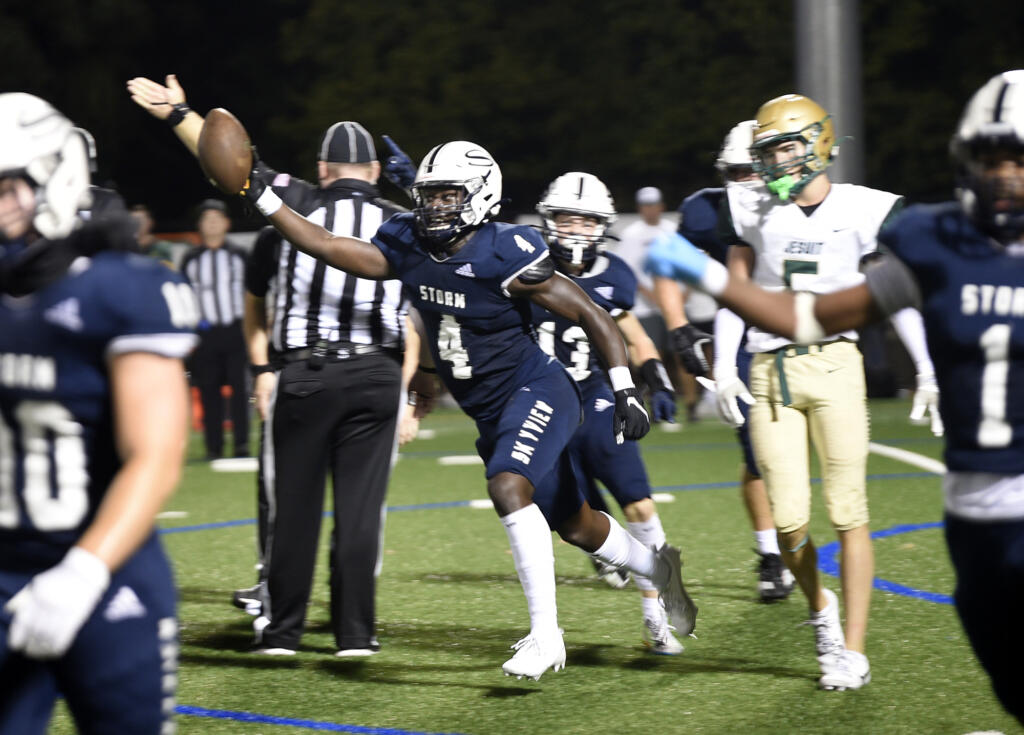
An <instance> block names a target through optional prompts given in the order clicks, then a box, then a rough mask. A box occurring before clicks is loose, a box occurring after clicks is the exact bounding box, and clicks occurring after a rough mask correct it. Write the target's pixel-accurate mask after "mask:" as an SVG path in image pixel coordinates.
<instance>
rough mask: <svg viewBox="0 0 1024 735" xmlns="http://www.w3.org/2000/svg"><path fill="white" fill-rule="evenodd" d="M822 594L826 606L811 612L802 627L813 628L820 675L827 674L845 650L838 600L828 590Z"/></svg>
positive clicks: (834, 594) (833, 593)
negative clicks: (808, 626)
mask: <svg viewBox="0 0 1024 735" xmlns="http://www.w3.org/2000/svg"><path fill="white" fill-rule="evenodd" d="M822 592H823V593H824V595H825V599H826V600H828V604H827V605H825V608H824V609H822V610H817V611H815V610H812V611H811V617H810V619H809V620H807V621H806V622H805V623H804V625H813V626H814V644H815V647H816V648H817V651H818V664H819V666H820V667H821V673H823V674H827V673H828V672H829V671H830V670H831V667H832V666H834V665H836V664H837V662H838V660H839V659H840V658H841V657H842V655H843V652H844V651H845V650H846V638H844V637H843V625H842V623H841V622H840V621H839V598H838V597H836V593H835V592H833V591H832V590H830V589H824V590H822Z"/></svg>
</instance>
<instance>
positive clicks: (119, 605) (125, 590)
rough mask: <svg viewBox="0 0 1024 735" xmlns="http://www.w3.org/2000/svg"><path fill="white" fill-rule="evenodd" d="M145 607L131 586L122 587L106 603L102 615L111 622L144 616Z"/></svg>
mask: <svg viewBox="0 0 1024 735" xmlns="http://www.w3.org/2000/svg"><path fill="white" fill-rule="evenodd" d="M145 615H146V608H145V606H144V605H143V604H142V601H141V600H139V596H138V595H136V594H135V590H133V589H132V588H131V587H122V588H121V589H119V590H118V591H117V592H116V593H114V596H113V597H111V598H110V602H108V603H107V609H106V610H104V611H103V617H104V618H105V619H106V620H107V621H108V622H111V623H116V622H117V621H118V620H128V619H129V618H141V617H145Z"/></svg>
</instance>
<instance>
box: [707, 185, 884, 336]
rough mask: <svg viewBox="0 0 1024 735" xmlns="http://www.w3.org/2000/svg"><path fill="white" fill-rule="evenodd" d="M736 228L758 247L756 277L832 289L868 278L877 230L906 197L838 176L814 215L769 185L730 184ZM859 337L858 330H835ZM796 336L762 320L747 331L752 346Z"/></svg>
mask: <svg viewBox="0 0 1024 735" xmlns="http://www.w3.org/2000/svg"><path fill="white" fill-rule="evenodd" d="M727 195H728V198H729V213H730V215H731V217H732V224H733V227H734V229H735V230H736V234H737V235H738V236H739V238H740V239H741V240H743V241H744V242H746V243H748V244H749V245H750V246H751V247H752V248H753V249H754V272H753V279H754V281H755V282H756V283H758V284H760V285H761V286H763V287H764V288H766V289H768V290H770V291H781V290H784V289H790V290H793V291H811V292H813V293H831V292H833V291H839V290H841V289H844V288H849V287H850V286H855V285H857V284H858V283H861V282H862V281H863V280H864V275H863V274H862V273H861V272H860V261H861V258H863V257H864V256H865V255H867V254H868V253H871V252H874V251H875V250H876V249H877V247H878V243H877V239H876V238H877V236H878V230H879V229H880V228H881V226H882V223H883V222H885V219H886V217H888V216H889V213H890V212H891V211H892V208H893V206H894V205H895V204H896V202H897V201H899V199H900V197H899V196H898V195H896V194H891V193H889V192H887V191H879V190H878V189H869V188H867V187H865V186H856V185H854V184H832V188H831V190H830V191H829V193H828V196H826V197H825V200H824V201H823V202H822V203H821V204H820V205H819V206H818V208H817V209H815V210H814V211H813V212H812V213H811V214H810V216H808V215H806V214H804V211H803V210H802V209H801V208H800V207H799V206H798V205H797V204H794V203H793V202H786V203H784V202H780V201H779V200H778V199H776V198H775V197H773V196H772V195H770V194H769V193H768V192H766V191H764V190H757V189H749V188H747V189H744V188H740V187H728V188H727ZM839 337H845V338H847V339H854V340H855V339H857V333H856V332H852V331H850V332H843V333H842V334H836V335H832V336H830V337H828V338H827V340H826V341H828V340H835V339H838V338H839ZM791 343H792V341H791V340H788V339H786V338H784V337H779V336H776V335H774V334H771V333H769V332H764V331H762V330H760V329H757V328H756V327H751V328H750V329H749V330H748V331H747V349H748V350H750V351H751V352H767V351H769V350H775V349H778V348H779V347H782V346H784V345H787V344H791Z"/></svg>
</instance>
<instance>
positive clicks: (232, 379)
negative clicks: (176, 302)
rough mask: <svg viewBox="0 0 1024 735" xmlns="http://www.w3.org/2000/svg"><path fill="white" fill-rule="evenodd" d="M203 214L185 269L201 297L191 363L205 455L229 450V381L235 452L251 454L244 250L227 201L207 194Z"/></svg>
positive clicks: (218, 455)
mask: <svg viewBox="0 0 1024 735" xmlns="http://www.w3.org/2000/svg"><path fill="white" fill-rule="evenodd" d="M198 214H199V219H198V222H197V225H196V226H197V229H198V230H199V239H200V244H199V246H198V247H196V248H193V249H192V250H191V251H189V252H188V253H187V254H186V255H185V257H184V259H183V260H182V262H181V272H182V274H183V275H184V276H185V278H187V279H188V281H189V283H191V284H192V288H193V289H194V290H195V292H196V300H197V301H198V302H199V310H200V321H199V347H197V348H196V351H195V354H194V355H193V356H192V359H191V362H190V367H191V370H192V378H193V382H194V383H195V385H196V387H198V388H199V398H200V400H201V402H202V405H203V432H204V438H205V441H206V458H207V459H208V460H212V459H218V458H220V457H221V456H223V454H224V429H223V426H224V397H223V395H222V394H221V386H224V385H228V386H230V387H231V424H232V429H233V433H234V438H235V443H234V454H235V456H236V457H248V456H249V404H248V401H247V400H246V380H245V343H244V341H243V338H242V309H243V298H242V291H243V288H242V285H243V282H244V279H245V252H244V251H243V250H242V249H241V248H239V247H237V246H235V245H233V244H232V243H231V242H230V241H229V240H228V239H227V233H228V230H230V229H231V219H230V218H229V217H228V210H227V205H225V204H224V202H222V201H221V200H219V199H206V200H204V201H203V202H202V203H201V204H200V205H199V213H198Z"/></svg>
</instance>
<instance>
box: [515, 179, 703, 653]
mask: <svg viewBox="0 0 1024 735" xmlns="http://www.w3.org/2000/svg"><path fill="white" fill-rule="evenodd" d="M537 212H538V214H540V216H541V219H542V221H543V228H542V230H543V233H544V239H545V240H546V241H547V244H548V248H549V250H550V252H551V256H552V257H553V258H554V263H555V268H556V269H557V270H558V272H559V273H561V274H563V275H565V276H567V277H568V278H570V279H571V280H572V281H573V282H574V283H575V284H576V285H577V286H579V287H580V288H581V289H582V290H583V291H584V293H586V294H587V296H589V297H590V298H591V299H592V300H593V301H594V303H596V304H597V305H599V306H601V307H602V308H603V309H605V310H606V311H607V312H608V314H609V315H611V317H612V318H613V319H614V320H615V323H616V324H617V325H618V327H619V331H620V332H622V335H623V337H625V339H626V343H627V345H628V346H629V347H630V350H631V353H632V355H633V356H634V362H635V363H637V364H639V365H640V374H641V375H642V376H643V380H644V382H645V383H646V384H647V386H648V388H649V389H650V392H651V412H652V413H653V414H654V420H655V421H671V420H672V417H673V416H674V415H675V411H676V404H675V395H674V394H673V392H672V387H671V385H670V383H669V380H668V375H667V373H666V372H665V367H664V366H663V365H662V364H661V360H659V359H658V350H657V348H656V347H655V346H654V343H653V342H652V341H651V339H650V337H648V336H647V333H646V332H645V331H644V328H643V326H642V325H641V324H640V321H639V320H638V319H637V318H636V317H635V316H633V314H632V313H630V311H629V310H630V309H631V308H633V300H634V298H635V297H636V276H634V275H633V271H632V270H631V269H630V267H629V266H628V265H626V263H625V261H623V260H622V259H621V258H619V257H618V256H616V255H613V254H612V253H607V252H605V245H604V244H605V233H606V231H607V228H608V226H609V225H610V224H611V223H612V222H614V221H615V216H616V213H615V204H614V202H613V201H612V197H611V194H610V193H609V191H608V187H606V186H605V185H604V183H603V182H602V181H601V180H600V179H598V178H597V177H596V176H594V175H593V174H588V173H582V172H578V171H572V172H570V173H566V174H562V175H561V176H559V177H558V178H557V179H555V180H554V181H553V182H551V185H550V186H549V187H548V189H547V191H546V192H545V193H544V196H543V197H542V198H541V200H540V202H539V203H538V204H537ZM533 322H534V325H535V326H536V328H537V336H538V339H539V342H540V346H541V347H542V348H543V349H544V351H545V352H547V353H548V354H549V355H552V356H554V357H557V358H558V359H559V360H560V361H561V362H562V364H563V365H565V366H566V369H567V370H568V371H569V375H571V376H572V378H573V379H574V380H575V381H576V383H577V385H578V386H579V389H580V392H581V394H582V396H583V423H582V424H581V426H580V427H579V428H578V429H577V430H576V433H575V434H574V435H573V437H572V441H571V442H570V443H569V452H570V454H571V455H572V459H573V461H574V462H575V464H576V466H577V468H578V469H579V471H580V473H581V475H582V477H583V482H584V494H585V497H586V499H587V502H588V503H589V504H590V506H591V507H592V508H595V509H597V510H600V511H602V512H606V511H607V505H605V503H604V499H603V498H602V497H601V491H600V489H599V488H598V487H597V480H600V481H601V482H602V483H604V485H605V487H607V488H608V490H609V491H610V492H611V494H612V497H614V498H615V500H616V502H618V504H619V506H620V507H621V508H622V512H623V515H625V517H626V527H627V529H628V530H629V532H630V534H632V535H633V537H635V538H636V539H637V540H638V541H640V543H642V544H643V545H644V546H647V547H649V548H655V549H656V548H659V547H661V546H662V545H663V544H664V543H665V531H664V529H663V528H662V525H661V519H660V518H659V517H658V512H657V509H656V508H655V506H654V501H653V500H652V499H651V486H650V483H649V482H648V480H647V471H646V470H645V469H644V464H643V460H642V459H641V458H640V449H639V447H638V446H637V444H636V442H632V441H627V442H623V443H622V444H616V443H615V440H614V432H613V431H611V430H610V428H611V427H610V426H609V424H610V423H611V421H612V415H611V412H609V411H608V409H609V408H611V407H612V406H614V405H615V398H614V396H613V395H612V391H611V388H610V387H609V386H608V382H607V380H606V379H605V373H604V371H603V370H601V367H600V365H599V364H598V361H597V355H596V354H594V353H592V352H591V350H590V341H589V339H588V338H587V333H586V332H584V331H583V330H582V329H581V328H580V327H579V325H578V324H577V323H576V322H575V321H571V320H568V319H566V318H564V317H562V316H560V315H558V314H553V313H552V312H550V311H548V310H547V309H544V308H543V307H541V306H538V305H536V304H534V305H533ZM599 571H603V570H599ZM606 573H607V572H606ZM620 578H621V577H620ZM606 581H607V580H606ZM634 581H635V582H636V586H637V588H639V590H640V594H641V596H642V598H641V602H642V606H643V607H642V613H643V621H644V642H645V644H646V645H647V647H648V650H650V651H651V652H653V653H658V654H665V655H675V654H678V653H681V652H682V650H683V646H682V644H681V643H680V642H679V641H678V640H677V639H676V638H675V636H673V635H672V633H671V631H670V629H669V623H668V619H667V617H666V615H665V611H664V609H663V608H662V607H661V604H660V603H659V602H658V591H657V590H656V589H655V587H654V585H653V584H652V583H651V580H650V579H648V578H647V577H644V576H641V575H636V576H635V577H634ZM624 583H625V580H623V585H624Z"/></svg>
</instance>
